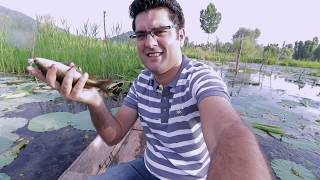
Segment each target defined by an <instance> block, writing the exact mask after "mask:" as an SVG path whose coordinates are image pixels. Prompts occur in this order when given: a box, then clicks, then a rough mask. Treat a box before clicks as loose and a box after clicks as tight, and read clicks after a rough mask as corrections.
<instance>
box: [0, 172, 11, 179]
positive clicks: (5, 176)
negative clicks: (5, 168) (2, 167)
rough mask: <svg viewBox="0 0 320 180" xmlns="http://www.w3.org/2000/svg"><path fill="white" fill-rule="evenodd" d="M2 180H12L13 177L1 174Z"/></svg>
mask: <svg viewBox="0 0 320 180" xmlns="http://www.w3.org/2000/svg"><path fill="white" fill-rule="evenodd" d="M0 179H1V180H11V177H10V176H8V175H7V174H5V173H0Z"/></svg>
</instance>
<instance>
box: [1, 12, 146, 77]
mask: <svg viewBox="0 0 320 180" xmlns="http://www.w3.org/2000/svg"><path fill="white" fill-rule="evenodd" d="M39 21H40V23H39V24H38V30H37V38H36V44H35V56H37V57H44V58H47V59H53V60H57V61H64V62H71V61H72V62H74V63H75V64H76V65H78V66H80V67H81V68H82V70H83V71H85V72H88V73H89V74H90V75H91V77H92V76H93V77H96V78H98V79H114V80H132V79H133V78H135V76H136V75H137V74H136V69H141V67H142V66H141V62H140V60H139V57H138V55H137V50H136V45H135V44H134V43H132V42H129V41H126V42H115V41H111V40H109V41H102V40H100V39H96V38H93V37H92V36H93V35H94V34H92V33H91V32H89V35H90V37H86V36H83V35H81V36H76V35H72V34H70V33H69V32H68V30H61V29H59V28H57V26H56V25H55V22H54V21H53V20H52V19H51V18H50V17H43V18H39ZM95 31H97V29H96V30H95ZM30 43H32V42H30ZM31 55H32V49H18V48H14V47H11V46H10V45H9V44H8V43H7V40H6V35H5V34H4V33H2V34H0V72H9V73H19V74H20V73H25V68H26V66H27V59H28V58H30V56H31Z"/></svg>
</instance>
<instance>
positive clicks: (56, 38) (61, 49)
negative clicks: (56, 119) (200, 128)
mask: <svg viewBox="0 0 320 180" xmlns="http://www.w3.org/2000/svg"><path fill="white" fill-rule="evenodd" d="M87 28H88V27H87ZM87 30H88V29H87ZM95 35H96V34H95ZM35 36H36V38H35V40H34V42H30V43H31V44H33V45H32V46H33V48H28V49H22V48H15V47H12V46H10V45H9V43H8V41H7V39H6V32H0V72H3V73H14V74H25V73H26V71H25V68H26V66H27V59H28V58H31V57H32V55H34V56H35V57H43V58H47V59H52V60H59V61H62V62H63V61H64V62H74V63H75V64H76V65H77V66H79V67H80V68H81V69H82V71H83V72H88V73H89V74H90V75H91V78H93V79H113V80H125V81H131V80H133V79H134V78H135V77H136V75H137V74H138V73H139V72H140V71H141V70H142V69H143V65H142V64H141V62H140V60H139V57H138V54H137V50H136V46H135V42H134V41H132V40H127V41H124V40H123V41H117V40H112V39H106V40H102V39H98V38H96V37H95V36H91V35H90V33H88V32H86V34H85V35H83V34H82V35H74V34H71V33H70V32H69V31H68V30H65V29H60V28H57V26H56V25H55V23H54V22H53V21H52V20H46V21H44V22H41V21H40V23H38V27H37V31H36V33H35ZM210 45H211V46H212V44H210ZM183 53H184V54H185V55H187V56H189V57H190V58H197V59H204V60H207V61H213V62H220V63H225V62H235V59H236V56H237V50H233V52H228V51H227V52H225V51H222V50H219V48H217V46H216V47H215V48H211V47H210V46H208V45H193V44H192V43H189V42H188V41H187V42H186V45H185V46H184V48H183ZM278 54H279V53H278ZM280 54H281V52H280ZM280 56H281V55H276V56H266V55H265V53H260V54H257V53H252V52H250V51H246V52H242V53H241V58H240V62H246V63H259V64H267V65H281V66H293V67H304V68H318V69H320V61H311V60H294V59H289V58H280ZM315 76H320V71H319V73H315Z"/></svg>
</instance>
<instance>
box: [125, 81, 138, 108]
mask: <svg viewBox="0 0 320 180" xmlns="http://www.w3.org/2000/svg"><path fill="white" fill-rule="evenodd" d="M136 84H137V80H135V81H134V82H133V84H132V85H131V87H130V90H129V92H128V94H127V96H126V97H125V98H124V101H123V104H124V105H125V106H128V107H130V108H132V109H135V110H137V109H138V98H137V93H136Z"/></svg>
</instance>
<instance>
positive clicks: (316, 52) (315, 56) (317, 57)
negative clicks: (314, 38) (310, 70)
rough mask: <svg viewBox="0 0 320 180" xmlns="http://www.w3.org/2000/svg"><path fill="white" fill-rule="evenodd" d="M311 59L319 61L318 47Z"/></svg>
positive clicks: (319, 52) (319, 46) (319, 47)
mask: <svg viewBox="0 0 320 180" xmlns="http://www.w3.org/2000/svg"><path fill="white" fill-rule="evenodd" d="M313 58H314V59H316V60H318V61H320V45H318V47H317V48H316V49H315V50H314V51H313Z"/></svg>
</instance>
